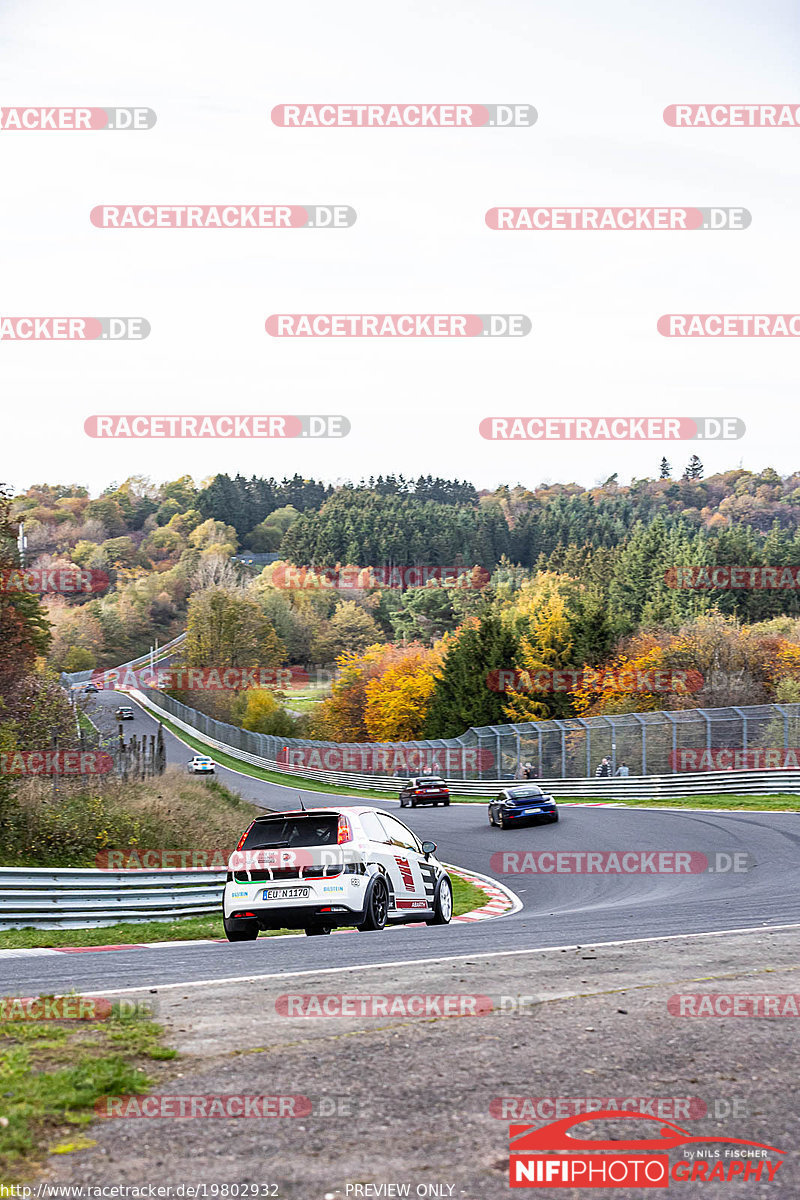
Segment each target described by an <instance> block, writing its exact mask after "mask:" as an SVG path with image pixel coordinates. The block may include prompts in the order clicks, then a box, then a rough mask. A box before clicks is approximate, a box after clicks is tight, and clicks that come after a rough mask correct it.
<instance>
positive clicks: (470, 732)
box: [141, 687, 800, 783]
mask: <svg viewBox="0 0 800 1200" xmlns="http://www.w3.org/2000/svg"><path fill="white" fill-rule="evenodd" d="M141 690H142V691H143V692H144V694H145V695H146V697H147V698H148V699H149V700H150V701H151V702H152V703H153V704H154V705H155V706H156V708H157V709H159V710H160V711H161V712H163V713H164V714H166V715H167V716H168V717H169V718H170V719H172V720H175V719H176V718H177V719H179V720H181V721H183V722H185V723H186V724H187V726H189V727H191V729H193V730H194V731H195V732H196V733H197V734H198V736H200V735H202V736H203V737H204V738H205V739H208V740H209V744H213V743H212V742H211V740H210V739H216V741H217V742H218V743H219V744H221V745H225V746H227V747H229V748H230V749H231V750H232V751H236V752H237V753H238V754H239V755H240V756H243V755H244V754H245V753H246V754H250V755H253V756H255V757H256V758H258V759H262V760H268V761H269V762H271V763H278V764H280V766H281V767H282V768H284V769H285V768H286V767H287V765H288V763H289V761H290V760H292V759H293V760H294V761H295V762H296V761H298V759H299V761H301V762H303V763H308V762H309V761H310V760H311V761H313V760H315V759H316V760H317V762H316V763H315V765H316V766H320V765H321V764H320V762H319V758H320V757H322V758H323V761H324V756H329V758H335V757H336V756H338V757H339V758H342V757H343V756H348V757H349V758H350V763H349V764H347V763H344V764H343V766H340V764H339V763H336V762H328V763H326V764H325V769H327V770H334V771H336V770H340V769H344V770H347V771H350V772H358V771H359V770H360V771H366V770H369V769H371V770H372V771H373V772H374V771H375V766H374V763H375V762H376V761H377V760H378V759H382V760H383V763H385V764H387V765H386V767H385V773H386V774H391V773H394V767H395V765H398V766H399V767H400V768H401V769H402V770H403V771H404V772H407V773H410V774H414V773H417V774H419V773H421V772H422V771H423V770H425V769H426V768H428V769H429V770H430V771H432V772H437V773H446V774H447V776H448V778H450V779H463V780H465V781H470V780H480V781H482V782H485V781H491V782H492V783H495V782H497V781H498V780H507V779H512V778H517V777H518V776H519V775H520V774H521V771H522V768H523V767H524V766H525V765H526V764H530V765H531V767H532V769H533V771H534V773H535V775H536V777H537V778H539V779H576V780H580V779H593V778H595V777H596V771H597V767H598V766H599V764H600V762H601V761H602V759H603V758H607V759H609V760H610V762H611V767H612V772H611V774H612V777H615V774H616V767H617V766H618V765H622V763H625V764H627V766H628V768H629V769H630V772H631V775H632V776H634V777H646V778H648V779H652V778H653V777H654V776H666V775H668V774H672V773H673V772H674V771H675V763H676V761H677V760H678V759H679V756H680V755H681V754H684V753H685V752H687V751H694V752H695V753H697V752H701V751H703V752H704V751H712V752H715V751H717V752H718V751H723V750H726V751H734V752H735V751H737V750H740V749H741V750H748V749H750V750H752V749H758V748H770V749H778V750H780V749H783V750H784V751H786V752H791V753H793V754H797V753H798V752H800V704H756V705H750V706H743V707H737V708H710V709H704V708H689V709H675V710H669V711H666V710H665V711H660V712H641V713H616V714H607V715H605V716H594V717H568V718H564V719H563V720H547V721H534V722H531V721H527V722H522V723H520V724H517V725H491V726H473V727H472V728H470V729H467V730H466V731H465V732H464V733H463V734H462V735H461V736H460V737H457V738H429V739H427V740H421V741H411V742H377V743H352V744H347V745H344V744H341V743H336V742H328V741H312V740H310V739H307V738H282V737H281V738H279V737H277V736H275V735H274V734H267V733H256V732H253V731H251V730H248V729H242V728H241V727H240V726H237V725H230V724H228V723H227V722H224V721H218V720H216V719H215V718H213V717H210V716H208V715H207V714H206V713H203V712H199V711H198V710H197V709H195V708H191V707H190V706H189V705H187V704H184V703H182V702H181V701H179V700H176V699H175V698H174V697H172V696H169V695H166V694H165V693H164V692H160V691H157V690H155V689H153V688H147V687H145V688H143V689H141ZM298 752H299V753H298ZM370 758H371V759H372V763H371V764H370V767H367V765H366V761H365V760H367V759H370ZM359 759H361V763H359V764H358V765H356V764H357V763H358V760H359ZM381 769H383V768H381Z"/></svg>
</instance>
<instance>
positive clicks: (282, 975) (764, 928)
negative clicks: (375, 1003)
mask: <svg viewBox="0 0 800 1200" xmlns="http://www.w3.org/2000/svg"><path fill="white" fill-rule="evenodd" d="M783 929H800V922H792V923H790V924H786V925H748V926H745V927H744V928H742V929H713V930H708V931H707V932H705V933H667V934H660V935H658V936H656V937H644V938H623V939H621V940H619V941H612V942H579V943H573V944H571V945H568V946H534V947H532V948H531V949H528V950H491V951H473V952H472V953H467V954H451V955H438V956H437V957H434V958H409V959H399V960H397V961H392V962H380V963H358V964H354V965H351V966H347V967H315V968H312V969H310V970H303V971H277V972H271V973H269V974H263V975H228V976H225V977H224V978H222V979H193V980H189V981H188V982H185V983H160V984H156V986H155V987H154V986H152V985H151V984H144V985H142V986H141V987H129V988H113V989H110V990H106V991H101V992H98V991H92V992H84V993H79V994H80V995H91V996H127V995H130V994H131V993H133V992H166V991H172V990H174V989H176V988H195V987H214V986H219V985H222V984H227V983H260V982H262V981H263V980H265V979H289V978H292V977H294V976H303V975H341V974H342V973H344V972H347V971H380V970H384V969H385V968H387V967H392V968H397V967H415V966H425V965H427V964H429V963H447V962H461V961H463V960H465V959H470V960H473V959H478V958H487V959H488V958H514V957H520V956H522V955H524V954H543V953H544V952H545V951H548V950H589V949H594V948H598V949H599V948H601V947H606V948H608V947H612V946H640V945H643V944H646V943H648V942H677V941H680V940H681V939H686V938H707V937H730V936H731V935H733V934H737V933H762V934H763V933H767V932H774V931H778V930H783Z"/></svg>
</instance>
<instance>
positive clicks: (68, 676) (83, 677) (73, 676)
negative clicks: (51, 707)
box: [61, 633, 186, 689]
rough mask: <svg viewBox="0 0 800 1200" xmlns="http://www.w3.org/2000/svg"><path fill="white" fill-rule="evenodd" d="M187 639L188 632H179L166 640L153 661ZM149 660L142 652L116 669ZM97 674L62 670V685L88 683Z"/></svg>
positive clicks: (136, 665)
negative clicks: (169, 639)
mask: <svg viewBox="0 0 800 1200" xmlns="http://www.w3.org/2000/svg"><path fill="white" fill-rule="evenodd" d="M185 641H186V634H185V633H179V634H178V636H177V637H176V638H173V639H172V641H171V642H166V643H165V644H164V645H163V646H159V647H158V650H157V651H156V653H155V654H154V655H153V662H160V661H161V659H162V658H165V657H167V656H168V655H170V654H171V653H172V651H173V650H176V649H177V648H178V647H179V646H181V645H183V643H184V642H185ZM149 662H150V655H149V653H148V654H140V655H139V657H138V658H132V659H131V661H130V662H127V663H123V664H122V665H121V666H120V667H117V668H116V669H117V670H118V671H124V670H127V669H128V668H130V669H135V668H136V667H143V666H147V665H148V664H149ZM95 674H96V671H71V672H69V673H68V672H66V671H62V672H61V686H62V687H65V688H67V689H70V688H74V687H79V686H80V684H82V683H88V681H89V680H90V679H91V678H92V676H93V675H95Z"/></svg>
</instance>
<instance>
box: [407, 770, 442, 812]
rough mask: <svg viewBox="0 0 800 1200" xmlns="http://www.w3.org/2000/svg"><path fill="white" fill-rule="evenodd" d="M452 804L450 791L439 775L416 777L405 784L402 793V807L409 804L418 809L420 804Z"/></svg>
mask: <svg viewBox="0 0 800 1200" xmlns="http://www.w3.org/2000/svg"><path fill="white" fill-rule="evenodd" d="M449 803H450V789H449V788H448V786H447V784H446V783H445V781H444V780H443V779H440V778H439V776H438V775H415V776H413V777H412V778H411V779H409V780H407V781H406V783H404V784H403V788H402V790H401V792H400V807H401V808H405V807H406V806H407V805H408V804H410V805H411V807H412V808H416V807H417V805H418V804H434V805H438V804H444V805H445V807H447V805H448V804H449Z"/></svg>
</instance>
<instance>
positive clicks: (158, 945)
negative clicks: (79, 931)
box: [0, 863, 522, 961]
mask: <svg viewBox="0 0 800 1200" xmlns="http://www.w3.org/2000/svg"><path fill="white" fill-rule="evenodd" d="M445 866H446V867H447V868H448V870H450V871H453V872H454V874H456V875H458V876H459V877H460V878H461V879H465V880H466V881H467V883H474V884H475V886H476V887H479V888H481V890H482V891H484V892H486V894H487V895H488V896H489V900H488V901H487V903H486V904H483V905H481V907H480V908H474V909H473V910H472V911H471V912H468V913H462V914H461V916H460V917H453V919H452V920H453V923H455V922H456V921H460V922H468V923H471V922H472V921H488V920H491V919H492V918H493V917H506V916H509V915H510V914H511V913H515V912H519V910H520V909H521V908H522V901H521V900H520V898H519V896H517V895H516V894H515V893H514V892H512V891H511V889H510V888H507V887H506V886H505V884H502V883H498V882H497V880H496V879H490V878H489V876H487V875H479V874H477V872H475V871H465V870H464V868H463V867H454V866H452V865H451V864H450V863H445ZM393 928H395V929H424V928H426V926H425V922H424V921H414V922H410V923H409V924H407V925H397V926H393ZM334 932H336V933H348V932H350V931H349V930H346V929H341V930H335V931H334ZM299 936H301V935H300V934H296V933H287V934H281V935H280V936H279V937H278V939H277V940H278V941H280V940H281V939H282V938H284V937H299ZM220 942H221V943H223V944H224V945H227V939H226V938H190V939H184V940H182V941H164V942H130V943H125V942H120V943H118V944H116V945H109V946H48V947H44V946H42V947H25V948H20V949H18V950H0V961H2V960H3V959H6V958H30V957H35V956H41V955H42V954H94V953H98V952H102V951H104V950H161V949H167V948H172V949H176V948H180V947H184V946H216V945H219V943H220Z"/></svg>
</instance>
